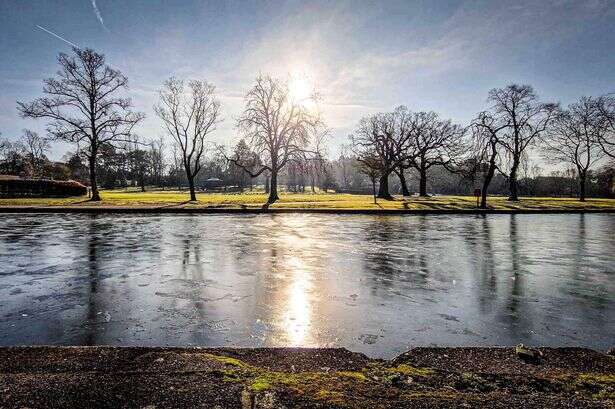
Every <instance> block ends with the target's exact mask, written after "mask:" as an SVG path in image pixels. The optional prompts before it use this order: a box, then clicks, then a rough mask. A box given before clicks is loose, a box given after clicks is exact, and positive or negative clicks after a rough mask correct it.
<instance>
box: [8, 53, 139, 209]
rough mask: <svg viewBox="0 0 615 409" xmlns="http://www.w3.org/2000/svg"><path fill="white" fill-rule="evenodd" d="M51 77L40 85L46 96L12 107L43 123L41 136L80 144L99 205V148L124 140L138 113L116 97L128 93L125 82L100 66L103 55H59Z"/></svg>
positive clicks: (95, 198)
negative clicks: (44, 120) (44, 128)
mask: <svg viewBox="0 0 615 409" xmlns="http://www.w3.org/2000/svg"><path fill="white" fill-rule="evenodd" d="M58 62H59V64H60V70H59V71H58V73H57V75H56V78H48V79H45V80H43V84H44V85H43V93H44V94H46V95H47V96H45V97H41V98H37V99H36V100H34V101H33V102H30V103H24V102H17V108H18V110H19V111H20V113H21V115H22V117H24V118H47V119H50V120H51V122H50V123H49V124H48V127H47V131H48V132H49V134H50V135H51V136H52V137H53V138H55V139H57V140H63V141H67V142H72V143H77V144H83V143H85V145H86V146H85V148H81V151H82V152H83V153H84V154H85V155H86V156H87V158H88V162H89V170H90V185H91V188H92V200H94V201H98V200H100V195H99V193H98V185H97V181H96V160H97V155H98V152H99V149H100V148H101V146H103V145H112V144H114V143H116V142H119V141H124V140H126V139H127V138H128V137H129V136H130V134H131V132H132V129H133V127H134V126H135V125H136V124H137V123H138V122H139V121H141V120H142V119H143V118H144V114H142V113H136V112H132V111H131V107H132V103H131V100H130V99H129V98H122V97H119V96H117V95H118V93H119V92H120V91H122V90H123V89H127V88H128V79H127V78H126V77H125V76H124V75H123V74H122V73H121V72H120V71H118V70H116V69H113V68H111V67H110V66H108V65H107V64H106V62H105V56H104V55H103V54H99V53H97V52H95V51H94V50H91V49H89V48H86V49H83V50H82V49H78V48H73V55H67V54H64V53H60V56H59V57H58Z"/></svg>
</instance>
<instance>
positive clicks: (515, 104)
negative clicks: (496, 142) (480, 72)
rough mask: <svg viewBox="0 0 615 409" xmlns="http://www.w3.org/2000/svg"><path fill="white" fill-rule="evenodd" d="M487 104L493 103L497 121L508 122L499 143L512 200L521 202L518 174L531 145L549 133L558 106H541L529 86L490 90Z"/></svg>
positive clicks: (492, 109) (493, 111)
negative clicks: (503, 156) (545, 133)
mask: <svg viewBox="0 0 615 409" xmlns="http://www.w3.org/2000/svg"><path fill="white" fill-rule="evenodd" d="M488 101H489V102H491V103H492V108H491V112H492V115H493V116H494V118H496V120H497V121H498V122H505V123H508V126H507V128H506V131H505V132H504V134H503V137H502V138H500V144H501V145H502V147H503V148H504V149H505V152H506V155H507V158H508V162H509V171H508V172H507V176H508V182H509V187H510V197H509V200H513V201H516V200H519V195H518V189H517V171H518V170H519V165H520V164H521V159H522V157H523V155H524V153H525V152H526V149H527V148H528V147H529V146H532V145H533V144H534V143H535V142H536V141H537V140H538V139H539V138H540V137H541V136H542V134H543V133H544V132H545V131H546V130H547V128H548V126H549V125H550V123H551V121H552V120H553V117H554V116H555V114H556V112H557V108H558V106H557V104H553V103H541V102H539V100H538V97H537V96H536V93H535V92H534V89H533V88H532V87H531V86H529V85H516V84H512V85H508V86H507V87H505V88H495V89H492V90H491V91H489V97H488Z"/></svg>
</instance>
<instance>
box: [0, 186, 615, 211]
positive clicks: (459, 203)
mask: <svg viewBox="0 0 615 409" xmlns="http://www.w3.org/2000/svg"><path fill="white" fill-rule="evenodd" d="M101 196H102V202H90V201H88V198H87V197H74V198H66V199H58V198H32V199H0V207H2V206H70V207H74V206H130V207H133V206H134V207H138V206H146V207H217V208H240V207H245V208H258V207H261V206H262V205H263V204H264V203H265V201H266V200H267V195H266V194H264V193H262V192H260V193H242V194H239V193H236V194H233V193H199V194H197V202H189V201H188V199H189V194H188V192H186V191H182V192H179V191H176V190H175V191H171V190H168V191H150V192H140V191H126V190H103V191H101ZM488 204H489V207H490V208H492V209H558V210H567V209H615V199H588V200H587V201H586V202H584V203H583V202H579V201H578V200H577V199H574V198H547V197H523V198H521V200H520V201H519V202H509V201H508V200H506V198H505V197H497V196H494V197H491V198H490V199H489V201H488ZM475 206H476V199H475V198H474V197H471V196H434V197H429V198H419V197H411V198H405V199H404V198H401V197H398V198H396V199H395V200H392V201H391V200H382V199H378V204H374V203H373V198H372V196H369V195H350V194H337V193H315V194H312V193H281V194H280V200H279V201H278V202H277V203H275V204H274V205H273V206H271V207H270V208H272V209H276V208H277V209H280V208H287V209H288V208H293V209H295V208H296V209H306V208H321V209H356V210H369V209H374V210H376V209H408V210H413V209H424V210H438V209H440V210H457V209H473V208H475Z"/></svg>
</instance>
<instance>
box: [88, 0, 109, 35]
mask: <svg viewBox="0 0 615 409" xmlns="http://www.w3.org/2000/svg"><path fill="white" fill-rule="evenodd" d="M90 1H91V2H92V8H93V9H94V13H95V14H96V18H97V19H98V21H99V22H100V25H101V26H102V28H104V29H105V30H107V31H109V29H108V28H107V26H105V20H103V17H102V14H101V13H100V10H98V6H97V5H96V0H90Z"/></svg>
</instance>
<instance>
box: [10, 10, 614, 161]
mask: <svg viewBox="0 0 615 409" xmlns="http://www.w3.org/2000/svg"><path fill="white" fill-rule="evenodd" d="M97 10H98V11H97ZM614 18H615V2H613V1H585V2H575V1H565V0H557V1H548V0H545V1H528V2H524V1H510V2H498V1H417V2H412V1H400V2H396V1H370V2H360V1H322V2H319V1H314V2H311V1H261V2H245V1H242V2H230V1H229V2H224V1H197V0H192V1H180V0H176V1H153V0H149V1H147V0H143V1H129V0H96V1H95V2H92V1H91V0H79V1H69V0H65V1H51V0H48V1H25V0H15V1H13V0H2V2H0V38H1V42H0V132H1V133H2V135H3V136H4V137H9V138H14V137H18V136H19V135H20V134H21V130H22V129H23V128H31V129H34V130H37V131H39V132H44V122H41V121H32V120H24V119H21V118H19V117H18V115H17V111H16V108H15V101H16V100H17V99H20V100H30V99H32V98H34V97H36V96H39V95H41V87H42V83H41V80H42V78H45V77H48V76H50V75H52V74H53V73H54V72H55V71H56V70H57V62H56V58H57V54H58V52H60V51H64V52H67V51H70V46H69V45H68V44H66V43H65V42H63V41H62V40H60V39H58V38H56V37H54V36H53V35H51V34H49V33H47V32H45V31H43V30H41V29H39V28H37V25H39V26H41V27H43V28H45V29H47V30H49V31H51V32H53V33H56V34H57V35H59V36H61V37H63V38H65V39H67V40H68V41H71V42H73V43H76V44H78V45H79V46H81V47H86V46H87V47H92V48H94V49H96V50H98V51H100V52H103V53H104V54H105V55H106V56H107V59H108V62H109V64H110V65H112V66H114V67H116V68H119V69H120V70H122V71H123V72H124V74H126V75H127V76H128V78H129V82H130V91H129V94H130V96H132V98H133V101H134V103H135V106H136V109H138V110H140V111H143V112H145V113H146V115H147V119H146V121H144V122H143V124H142V126H140V127H139V129H138V133H139V134H141V135H143V136H145V137H151V138H155V137H158V136H160V135H163V133H162V130H161V127H160V123H159V122H158V120H157V118H156V117H155V116H154V114H153V110H152V105H153V104H154V103H155V101H156V90H157V89H158V88H159V87H160V85H161V84H162V82H163V81H164V80H165V79H166V78H168V77H169V76H171V75H176V76H179V77H184V78H199V79H207V80H208V81H211V82H213V83H214V84H215V85H216V86H217V89H218V92H219V96H220V98H221V101H222V104H223V117H224V119H225V121H224V122H223V123H222V124H221V125H220V126H219V129H218V130H217V131H216V133H215V135H214V139H215V141H216V142H224V143H231V142H232V141H235V140H236V139H237V137H238V135H237V132H236V130H235V128H234V122H235V121H234V118H236V116H237V115H238V113H239V112H240V110H241V107H242V96H243V95H244V93H245V92H246V90H247V89H248V87H249V86H250V84H251V82H252V80H253V79H254V77H255V76H256V75H257V74H258V73H259V72H262V73H271V74H273V75H277V76H286V75H288V74H292V73H295V72H300V73H305V74H306V75H307V76H308V77H309V78H310V79H311V81H313V83H314V84H315V86H316V87H317V88H318V89H319V91H320V93H321V95H322V102H321V109H322V111H323V114H324V116H325V119H326V120H327V124H328V125H329V127H330V128H331V129H332V137H331V139H332V140H333V145H334V146H335V145H338V144H339V143H345V142H346V141H347V135H348V134H349V133H350V132H351V131H352V129H353V127H354V126H355V124H356V123H357V121H358V120H359V118H360V117H361V116H364V115H368V114H370V113H373V112H378V111H383V110H390V109H392V108H393V107H394V106H396V105H400V104H404V105H407V106H408V107H409V108H410V109H413V110H435V111H437V112H439V113H440V114H441V115H442V116H445V117H450V118H453V119H454V120H456V121H459V122H467V121H468V120H470V119H471V118H472V117H473V116H474V115H475V114H476V113H477V112H478V111H480V110H482V109H484V108H485V107H486V104H485V98H486V95H487V92H488V91H489V89H491V88H493V87H501V86H504V85H506V84H509V83H512V82H517V83H528V84H531V85H533V86H534V87H535V88H536V90H537V92H538V93H539V95H540V96H541V98H542V99H544V100H550V101H559V102H562V103H563V104H568V103H570V102H572V101H574V100H575V99H576V98H578V97H579V96H581V95H598V94H603V93H607V92H614V91H615V50H614V44H615V24H613V21H614ZM67 149H69V147H68V146H66V145H58V144H56V145H55V147H54V151H53V155H52V156H53V157H55V158H59V157H60V156H61V155H62V154H63V153H64V152H65V151H66V150H67Z"/></svg>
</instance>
